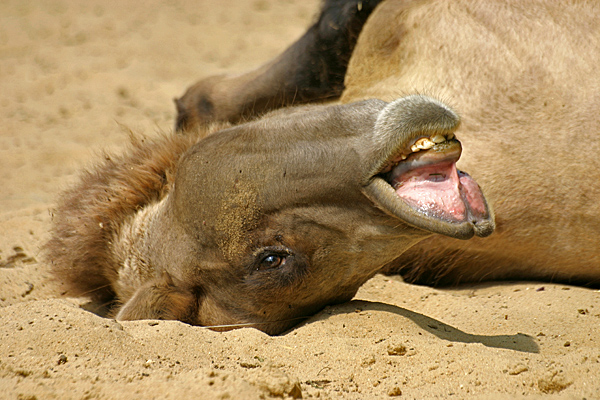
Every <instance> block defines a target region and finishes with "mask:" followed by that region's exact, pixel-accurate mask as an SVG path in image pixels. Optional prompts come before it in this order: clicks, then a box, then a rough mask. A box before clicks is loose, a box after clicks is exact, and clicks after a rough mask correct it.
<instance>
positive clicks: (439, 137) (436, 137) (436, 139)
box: [431, 134, 446, 144]
mask: <svg viewBox="0 0 600 400" xmlns="http://www.w3.org/2000/svg"><path fill="white" fill-rule="evenodd" d="M431 141H432V142H433V143H436V144H437V143H442V142H445V141H446V138H445V137H443V136H442V135H439V134H438V135H434V136H432V137H431Z"/></svg>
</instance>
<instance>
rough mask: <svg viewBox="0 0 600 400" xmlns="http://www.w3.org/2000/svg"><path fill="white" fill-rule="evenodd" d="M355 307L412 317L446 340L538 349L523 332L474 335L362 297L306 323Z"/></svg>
mask: <svg viewBox="0 0 600 400" xmlns="http://www.w3.org/2000/svg"><path fill="white" fill-rule="evenodd" d="M357 308H360V309H361V310H362V311H385V312H388V313H392V314H396V315H400V316H402V317H404V318H406V319H409V320H411V321H412V322H414V323H415V324H417V325H418V326H419V327H420V328H421V329H423V330H425V331H427V332H429V333H431V334H432V335H435V336H437V337H438V338H440V339H443V340H447V341H449V342H458V343H481V344H483V345H484V346H486V347H493V348H498V349H507V350H514V351H521V352H525V353H539V351H540V348H539V346H538V344H537V343H536V340H535V338H533V337H531V336H529V335H526V334H524V333H517V334H515V335H473V334H470V333H466V332H463V331H461V330H460V329H457V328H455V327H453V326H450V325H448V324H446V323H444V322H441V321H438V320H437V319H434V318H431V317H428V316H426V315H423V314H419V313H417V312H414V311H410V310H407V309H405V308H402V307H398V306H395V305H391V304H385V303H380V302H373V301H365V300H352V301H350V302H348V303H344V304H340V305H337V306H333V307H330V308H329V312H321V313H319V314H317V315H316V316H315V317H313V318H311V319H310V320H309V321H307V322H308V323H310V322H311V321H315V320H321V319H326V318H329V317H330V316H331V315H340V314H348V313H354V312H356V309H357Z"/></svg>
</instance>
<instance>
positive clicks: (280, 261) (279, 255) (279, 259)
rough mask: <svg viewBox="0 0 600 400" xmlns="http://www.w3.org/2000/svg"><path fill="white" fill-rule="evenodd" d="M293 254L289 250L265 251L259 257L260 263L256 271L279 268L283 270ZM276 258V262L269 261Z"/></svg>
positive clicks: (274, 249)
mask: <svg viewBox="0 0 600 400" xmlns="http://www.w3.org/2000/svg"><path fill="white" fill-rule="evenodd" d="M291 255H292V254H291V253H290V252H289V251H287V249H281V248H273V249H264V250H263V251H262V254H261V255H260V256H259V257H257V259H258V262H257V264H256V267H255V270H256V271H268V270H273V269H277V268H281V267H282V266H284V265H285V263H286V262H287V261H288V259H289V257H290V256H291ZM272 258H274V259H275V260H271V261H269V259H272Z"/></svg>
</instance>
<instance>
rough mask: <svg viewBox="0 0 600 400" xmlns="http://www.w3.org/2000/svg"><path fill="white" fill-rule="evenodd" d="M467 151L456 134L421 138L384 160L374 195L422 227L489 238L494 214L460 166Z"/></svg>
mask: <svg viewBox="0 0 600 400" xmlns="http://www.w3.org/2000/svg"><path fill="white" fill-rule="evenodd" d="M461 152H462V148H461V145H460V142H459V141H458V140H456V139H455V138H454V134H453V133H448V134H446V135H441V134H436V135H433V136H431V137H421V138H419V139H418V140H416V141H415V142H414V143H413V144H411V145H410V147H407V148H405V149H404V150H402V151H400V152H399V153H398V154H396V155H394V156H393V157H391V158H390V159H389V160H388V161H387V162H386V163H385V164H384V167H383V168H382V169H381V171H380V173H378V174H377V175H376V176H375V177H374V178H373V180H372V183H371V184H370V185H369V186H368V187H367V189H368V194H369V195H370V197H371V198H372V199H373V200H375V201H376V202H377V203H379V204H380V206H383V207H382V208H384V209H386V211H388V212H391V213H392V214H394V215H396V216H397V217H399V218H401V219H403V220H404V221H406V222H408V223H409V224H411V225H414V226H417V227H419V228H424V229H427V230H430V231H433V232H437V233H442V234H445V235H448V236H452V237H457V238H462V239H466V238H469V237H471V236H473V235H477V236H487V235H489V234H491V233H492V231H493V229H494V222H493V217H492V213H491V211H490V209H489V208H488V205H487V202H486V200H485V197H484V195H483V193H482V192H481V189H480V188H479V185H478V184H477V182H475V181H474V180H473V179H472V178H471V177H470V176H469V175H468V174H466V173H464V172H462V171H459V170H457V169H456V162H457V161H458V159H459V158H460V155H461Z"/></svg>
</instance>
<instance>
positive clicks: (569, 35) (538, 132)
mask: <svg viewBox="0 0 600 400" xmlns="http://www.w3.org/2000/svg"><path fill="white" fill-rule="evenodd" d="M349 3H352V2H349ZM358 3H362V2H358ZM358 3H357V2H354V3H353V4H355V5H356V4H358ZM375 3H378V2H374V3H373V4H372V7H371V8H372V9H371V10H367V11H368V12H369V13H370V15H369V16H368V18H365V16H364V15H363V14H361V13H360V12H355V13H354V14H353V13H350V14H348V15H350V16H349V17H348V18H346V19H345V20H344V21H345V22H344V24H346V27H350V28H351V29H350V28H348V29H349V30H348V29H337V30H338V31H339V32H342V33H344V32H346V33H347V32H348V31H352V32H355V31H356V29H357V28H356V27H357V26H359V28H358V29H359V31H360V34H359V35H358V36H357V38H356V40H355V41H352V40H350V42H344V43H346V45H347V46H346V50H347V51H349V52H351V57H349V55H348V54H344V55H340V57H339V58H338V59H337V60H334V64H335V65H336V66H337V67H336V68H334V70H335V71H337V72H336V74H337V73H339V71H340V70H342V71H344V84H343V90H342V89H340V86H339V83H335V84H334V85H333V87H327V85H325V86H324V87H321V88H318V90H316V91H315V90H314V86H312V85H309V87H308V88H307V89H306V92H304V91H303V86H302V84H303V82H304V81H303V80H302V79H300V78H302V77H304V76H306V71H309V72H311V71H312V72H314V71H313V70H311V68H310V66H311V65H315V63H314V62H313V61H314V59H308V60H306V59H304V58H302V57H304V56H302V54H303V52H301V51H298V49H302V48H307V47H308V48H311V46H313V47H314V46H315V43H317V44H318V43H320V42H319V34H316V35H314V34H312V35H309V36H308V37H309V39H310V38H312V39H310V40H308V39H304V41H303V39H301V40H300V41H299V42H297V43H295V44H294V45H292V47H291V48H290V49H292V50H290V51H286V52H284V54H283V55H282V56H280V57H278V58H276V59H275V60H274V61H271V62H269V63H267V64H266V65H265V66H264V67H261V68H259V69H258V70H255V71H250V72H248V73H246V74H242V75H232V76H220V77H216V78H215V77H212V78H207V79H204V80H202V81H201V82H199V83H198V84H196V85H194V86H192V87H191V88H190V89H189V90H188V91H187V92H186V94H185V95H184V96H183V97H182V98H181V99H178V101H177V105H178V118H177V124H178V128H181V131H180V132H179V133H173V134H171V135H165V136H164V137H161V138H158V139H154V140H149V139H145V140H137V139H134V140H133V143H132V145H131V146H130V148H129V150H128V151H126V152H125V154H123V155H120V156H107V157H105V158H104V159H103V160H102V161H100V162H99V164H98V165H97V166H96V167H95V168H93V169H91V170H90V171H87V172H85V173H84V175H83V176H82V179H81V181H80V183H79V184H78V185H76V186H75V187H74V188H73V189H71V190H70V191H68V192H66V193H65V194H64V195H63V197H62V199H61V200H60V202H59V205H58V207H57V210H56V212H55V218H54V222H53V224H54V225H53V229H52V238H51V240H50V241H49V242H48V245H47V254H48V257H49V259H50V260H51V261H52V265H53V271H54V273H55V275H56V276H57V277H58V279H60V280H62V281H64V282H66V283H67V284H68V285H69V288H70V294H74V295H87V296H90V297H92V298H94V299H97V300H100V301H113V300H114V301H115V304H116V305H115V309H114V315H115V317H116V318H117V319H122V320H128V319H145V318H158V319H178V320H181V321H184V322H188V323H190V324H196V325H204V326H212V327H214V328H215V329H229V328H231V327H236V326H254V327H256V328H257V329H261V330H263V331H265V332H267V333H269V334H277V333H281V332H283V331H284V330H286V329H289V328H290V327H292V326H293V325H295V324H296V323H298V322H299V320H300V319H302V318H305V317H307V316H309V315H311V314H313V313H314V312H316V311H318V310H319V309H321V308H322V307H324V306H325V305H327V304H333V303H339V302H344V301H347V300H349V299H351V298H352V297H353V295H354V294H355V293H356V291H357V290H358V288H359V287H360V286H361V285H362V284H363V283H364V282H365V281H366V280H367V279H369V278H370V277H372V276H373V275H374V274H376V273H378V272H387V273H392V272H395V273H400V274H402V276H403V277H404V278H405V279H406V280H407V281H409V282H415V283H420V284H430V285H442V284H454V283H460V282H479V281H483V280H501V279H536V280H548V281H561V282H568V283H576V284H582V285H588V286H598V285H599V284H600V242H599V241H600V239H599V235H598V233H599V232H600V205H598V202H597V201H595V200H596V199H598V198H600V185H598V183H597V181H598V178H599V173H598V172H597V171H598V168H597V166H598V163H599V162H598V161H597V157H595V153H596V152H595V151H594V150H597V149H598V148H599V147H600V139H598V135H597V133H598V132H599V131H600V129H599V128H600V122H598V118H596V117H595V116H596V115H598V111H599V110H598V109H599V108H600V101H599V100H600V98H599V97H598V94H597V93H599V91H598V89H600V77H598V74H596V73H595V72H594V71H595V63H596V62H597V60H598V59H600V58H599V56H600V46H599V45H600V30H599V29H598V27H597V23H596V21H597V17H598V15H600V9H599V7H598V6H597V5H596V4H595V3H593V2H578V3H574V4H568V5H566V4H561V5H558V4H554V3H552V2H546V1H527V2H522V1H496V2H486V3H485V4H480V3H477V2H472V1H467V0H459V1H397V0H388V1H385V2H382V3H381V4H379V5H377V4H375ZM326 4H328V3H326ZM328 10H329V11H328ZM357 10H358V7H357ZM361 10H362V9H361ZM361 10H359V11H361ZM327 12H329V13H331V12H332V11H331V9H327V7H325V9H324V14H322V15H321V18H319V20H318V21H317V23H316V25H317V26H318V25H319V23H320V22H322V21H327ZM357 19H358V20H359V23H358V25H357V23H356V20H357ZM363 21H366V22H364V26H362V25H361V24H362V23H363ZM360 27H362V29H360ZM338 28H339V27H338ZM317 32H319V31H318V30H317ZM309 33H310V29H309ZM313 33H314V32H313ZM315 37H316V39H315ZM313 39H315V40H313ZM298 43H299V44H298ZM316 48H318V46H316ZM298 57H300V60H298ZM317 57H321V56H320V55H317ZM334 58H335V57H334ZM321 59H325V60H327V59H328V58H327V57H325V58H321ZM340 60H341V61H340ZM344 60H348V61H347V62H346V61H344ZM286 65H288V66H289V65H296V66H297V67H295V68H296V71H302V73H299V74H296V75H293V74H292V79H291V81H289V80H288V81H287V83H285V84H283V83H282V82H281V79H282V75H281V74H280V73H273V71H282V70H285V67H286ZM320 72H322V71H320ZM309 75H310V73H309ZM334 75H335V74H334ZM298 77H300V78H298ZM294 85H296V89H295V91H290V90H289V88H290V86H291V87H294ZM224 93H226V94H227V95H223V94H224ZM292 93H295V94H292ZM307 93H308V94H307ZM304 94H306V96H304ZM338 95H339V96H340V97H339V99H338V100H337V101H336V103H337V104H321V103H322V101H323V100H329V101H331V98H332V97H335V96H338ZM232 98H233V99H236V100H233V102H232V100H231V99H232ZM257 99H258V100H260V101H258V100H257ZM269 99H270V100H269ZM295 99H299V100H298V103H312V102H314V103H315V104H308V105H301V106H294V105H295V104H296V103H295ZM440 99H443V100H440ZM254 104H257V105H258V106H257V107H254V106H253V105H254ZM450 104H451V105H450ZM279 106H283V108H281V109H279V110H276V109H277V108H278V107H279ZM207 110H208V111H209V112H206V111H207ZM269 110H274V111H269ZM457 110H458V111H457ZM574 144H578V146H577V147H578V148H577V149H576V148H575V146H574ZM582 147H583V148H582ZM457 166H458V169H457V168H456V167H457ZM463 171H467V172H468V173H466V172H463ZM469 174H470V175H469ZM492 232H494V233H493V234H492Z"/></svg>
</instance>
